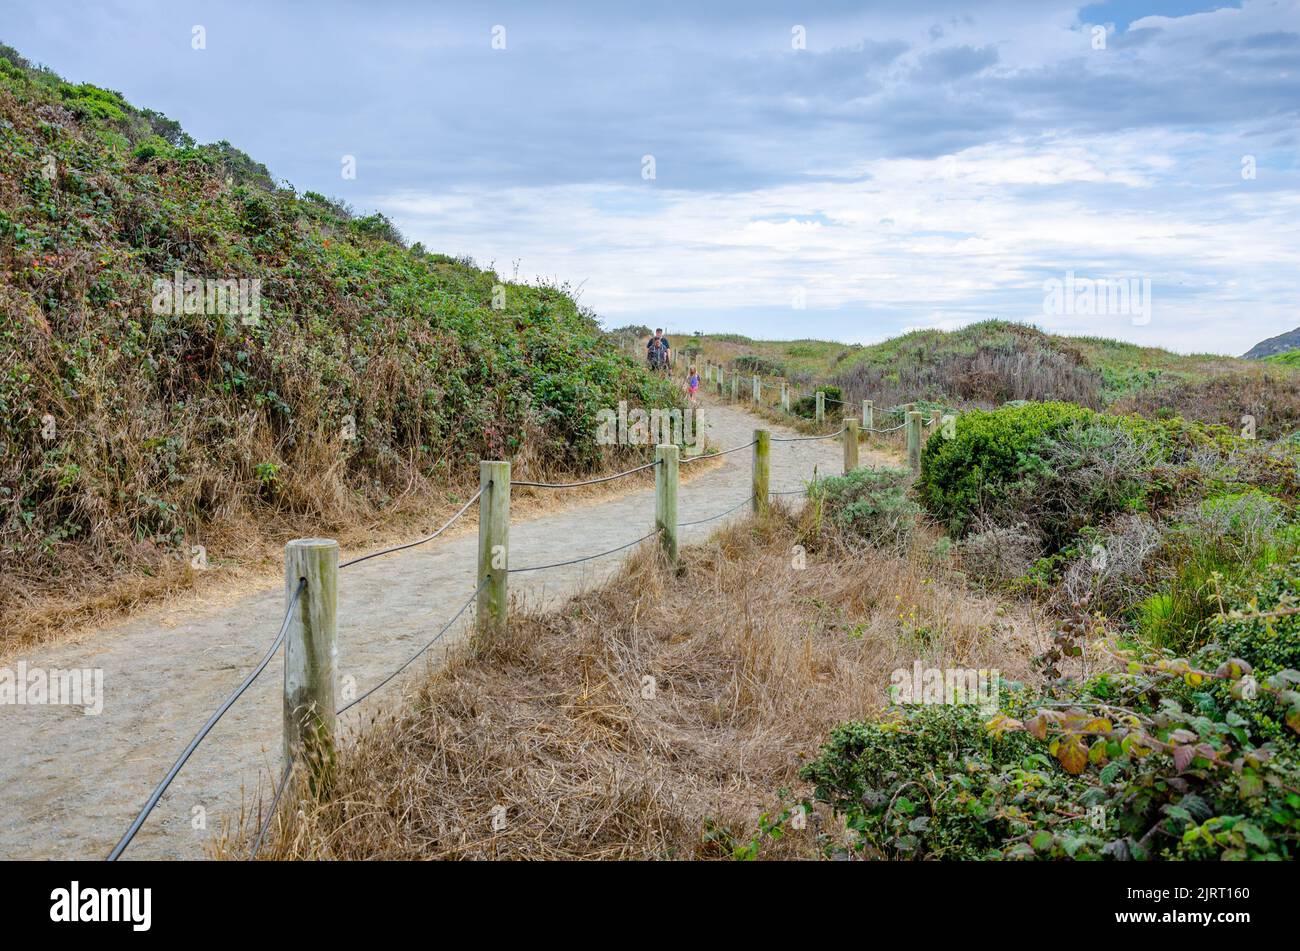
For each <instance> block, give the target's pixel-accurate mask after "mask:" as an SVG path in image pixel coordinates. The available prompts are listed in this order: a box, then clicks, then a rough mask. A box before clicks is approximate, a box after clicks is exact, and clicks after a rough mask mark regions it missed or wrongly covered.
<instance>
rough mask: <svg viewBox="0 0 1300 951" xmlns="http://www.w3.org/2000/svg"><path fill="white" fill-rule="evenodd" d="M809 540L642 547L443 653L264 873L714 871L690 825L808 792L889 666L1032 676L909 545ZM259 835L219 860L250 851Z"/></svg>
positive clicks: (756, 534)
mask: <svg viewBox="0 0 1300 951" xmlns="http://www.w3.org/2000/svg"><path fill="white" fill-rule="evenodd" d="M824 532H825V529H824V527H823V526H821V525H818V524H817V521H816V515H815V512H814V511H813V510H812V509H811V508H810V509H807V510H805V512H804V513H803V514H800V515H797V516H796V515H794V514H792V513H791V512H790V511H789V510H786V509H784V508H782V507H780V506H777V507H775V508H774V512H773V514H772V516H771V517H770V518H768V519H766V520H750V521H747V522H745V523H741V524H737V525H734V526H731V527H728V528H725V529H722V530H720V531H719V532H718V533H717V534H715V536H714V537H713V538H712V539H711V540H710V541H709V542H708V543H706V544H704V545H700V546H697V547H693V548H690V549H686V550H685V551H684V553H683V559H684V571H683V572H682V574H681V575H680V576H674V575H673V574H671V573H670V572H669V571H668V570H667V569H666V566H665V565H664V564H663V563H662V561H661V559H660V558H659V556H658V555H657V552H656V551H654V550H651V549H645V550H642V551H640V552H638V554H637V555H636V556H634V557H633V558H632V559H630V560H629V562H628V563H627V565H626V568H625V570H624V571H623V572H622V573H620V574H619V575H618V576H616V577H615V578H614V579H612V580H611V581H609V582H608V583H606V584H605V585H604V586H603V587H601V588H599V589H597V590H595V591H592V592H590V593H588V594H585V595H582V596H580V597H577V598H575V599H573V600H572V601H571V602H569V603H568V604H567V605H566V606H565V607H564V608H562V609H560V610H557V611H554V612H550V613H543V614H533V615H527V616H522V617H518V618H517V619H515V620H514V622H513V624H512V628H511V632H510V635H509V637H508V640H506V641H505V642H502V643H490V644H482V643H480V644H478V645H477V646H476V647H474V648H471V647H466V648H465V649H463V650H461V651H460V652H458V653H455V654H453V655H452V656H451V657H450V658H449V660H448V661H447V663H446V664H444V665H443V666H442V667H441V668H440V669H438V670H437V671H435V672H432V673H431V674H430V675H429V677H428V678H427V680H425V681H424V682H422V683H420V684H419V685H418V687H417V688H416V689H415V690H414V692H413V693H412V694H411V695H410V696H408V697H407V698H406V700H405V702H403V703H401V704H400V705H399V712H395V713H386V714H372V715H371V718H370V719H369V720H368V721H367V722H366V723H365V724H364V725H363V726H362V728H361V729H360V730H359V732H358V733H357V734H356V735H355V736H354V737H352V738H350V740H349V741H347V742H345V743H344V745H343V750H342V752H341V755H340V759H339V769H338V774H337V781H336V785H335V787H334V791H333V795H332V797H331V798H330V799H329V800H328V801H324V802H317V801H313V800H310V799H309V798H308V797H306V796H303V795H301V790H300V789H299V790H296V793H297V795H298V797H299V798H298V799H297V800H296V801H294V802H290V803H284V804H282V809H281V813H280V816H279V818H278V821H277V824H275V825H273V827H272V831H271V833H270V835H269V836H268V842H267V843H266V845H265V846H264V847H263V850H262V853H261V854H262V857H264V858H276V859H415V858H478V859H486V858H520V859H524V858H528V859H570V858H587V859H595V858H601V859H663V858H690V859H699V858H721V857H726V856H727V855H728V854H729V853H728V852H727V850H726V849H725V848H723V847H722V846H721V845H719V844H718V841H717V838H716V837H710V838H709V839H707V840H706V838H705V837H704V836H703V835H702V832H703V830H704V829H705V827H706V823H712V824H714V825H715V826H717V827H721V828H723V829H725V830H727V831H728V833H729V834H730V835H732V836H734V837H735V839H736V840H737V841H747V840H749V839H751V838H752V837H753V836H754V835H755V833H756V830H757V825H758V819H759V815H760V814H761V813H763V812H768V811H773V810H777V809H779V808H780V800H779V796H778V790H780V789H782V788H789V789H791V790H793V791H794V793H795V794H796V795H803V794H806V793H807V792H808V790H807V789H806V788H803V787H802V784H801V783H800V782H799V781H798V779H797V775H796V772H797V769H798V767H799V765H800V764H801V762H802V761H803V760H804V759H805V758H806V757H807V756H809V755H812V754H814V753H815V752H816V750H817V748H818V746H819V744H820V742H821V741H822V740H823V739H824V738H825V737H826V734H827V732H828V731H829V730H830V729H831V728H832V727H833V726H835V725H836V724H838V723H841V722H843V721H845V720H849V719H853V718H861V717H866V716H871V715H872V714H875V713H877V712H879V711H880V710H881V709H882V708H883V706H884V705H885V702H886V698H887V687H888V685H889V678H890V674H891V672H892V671H893V670H895V669H897V668H910V666H911V664H912V663H913V661H914V660H916V659H918V658H919V659H921V660H922V661H923V662H925V663H926V664H934V665H937V666H950V665H971V666H977V667H996V668H999V669H1000V670H1001V671H1002V672H1003V674H1004V675H1005V676H1008V677H1012V678H1017V677H1023V676H1026V675H1027V674H1028V669H1029V657H1030V656H1031V655H1032V653H1033V652H1034V651H1035V649H1036V648H1037V647H1038V646H1039V645H1038V644H1037V643H1036V640H1037V638H1036V635H1035V633H1034V631H1033V630H1032V629H1031V624H1032V622H1031V621H1029V620H1027V619H1024V618H1019V619H1010V618H1006V617H1004V616H1003V610H1004V609H1003V608H1001V607H1000V606H999V604H998V602H996V601H995V600H993V599H991V598H986V597H983V596H979V595H975V594H972V593H971V592H969V591H967V590H966V589H964V588H963V587H962V586H961V585H960V582H959V581H958V580H957V579H956V578H950V577H947V572H946V569H944V568H943V567H942V566H941V565H936V564H935V563H934V562H932V560H931V558H930V557H929V556H928V555H927V554H925V551H926V550H927V549H928V544H927V543H926V542H925V541H920V542H918V547H916V548H914V549H913V550H911V551H910V552H909V553H908V554H907V555H905V556H896V555H890V554H886V553H883V552H881V551H877V550H865V551H857V552H849V551H846V550H844V549H843V547H842V546H841V545H840V544H839V543H838V542H837V540H836V539H835V538H833V537H830V536H828V535H827V534H824ZM799 544H802V545H804V546H806V548H807V551H808V556H807V567H806V569H804V570H796V569H795V568H794V567H793V560H792V552H793V549H794V546H795V545H799ZM646 676H651V677H654V678H655V681H656V692H655V697H654V699H652V700H647V699H643V698H642V686H641V685H642V678H643V677H646ZM287 798H291V799H292V798H293V796H292V795H291V796H290V797H287ZM495 807H504V809H505V817H506V828H505V829H504V830H500V831H494V830H493V826H492V811H493V809H494V808H495ZM256 821H257V816H256V815H254V814H252V813H250V815H249V817H248V821H247V822H246V824H245V828H244V829H243V830H242V831H236V832H235V833H233V834H230V835H227V836H226V837H224V838H222V839H221V840H219V841H218V842H217V843H216V844H215V854H217V855H218V856H221V857H228V858H238V857H243V856H245V855H247V854H248V852H247V850H248V843H249V838H250V837H249V830H250V829H252V830H254V832H255V829H256ZM280 823H283V824H282V825H281V824H280ZM830 826H831V823H830V820H829V819H828V818H827V817H826V816H822V815H815V816H814V819H813V821H812V822H811V823H810V825H809V827H808V831H806V832H802V833H795V834H792V835H789V836H786V837H785V838H783V839H781V840H780V841H779V842H777V843H769V844H768V845H767V846H766V847H765V848H764V851H763V856H764V857H768V858H799V857H813V856H815V855H816V854H817V847H816V838H815V834H814V830H815V829H817V828H821V829H823V830H825V831H828V830H829V829H830Z"/></svg>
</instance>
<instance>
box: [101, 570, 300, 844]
mask: <svg viewBox="0 0 1300 951" xmlns="http://www.w3.org/2000/svg"><path fill="white" fill-rule="evenodd" d="M306 587H307V579H306V578H300V579H299V581H298V588H297V590H296V591H294V593H293V597H292V598H291V599H290V601H289V607H288V608H287V609H286V610H285V612H284V621H283V622H282V623H281V624H280V633H278V634H276V636H275V641H274V642H273V643H272V644H271V646H270V648H269V649H268V650H267V652H266V654H265V655H264V656H263V657H262V660H261V662H260V663H259V664H258V665H257V667H256V668H254V669H253V671H252V672H251V673H250V674H249V675H248V676H247V677H245V678H244V682H243V683H241V684H240V685H239V686H238V687H236V688H235V690H234V692H233V693H231V694H230V696H228V697H226V699H225V700H224V701H223V702H222V704H221V706H219V707H218V708H217V710H216V712H215V713H213V714H212V716H210V717H209V718H208V722H207V723H205V724H204V725H203V729H201V730H199V732H198V733H197V734H196V735H195V737H194V739H192V740H190V745H189V746H187V747H185V751H184V752H183V753H181V755H180V756H179V757H177V759H176V762H175V763H173V764H172V768H171V769H169V770H168V771H167V775H166V776H164V777H163V779H162V782H160V783H159V784H158V785H157V787H156V788H155V789H154V791H153V793H152V794H151V795H150V796H149V800H148V801H147V802H146V803H145V804H144V808H143V809H141V810H140V814H139V815H138V816H136V817H135V821H134V822H132V823H131V827H130V828H129V829H127V830H126V833H125V834H124V835H123V836H122V838H121V839H120V840H119V841H118V843H117V845H115V846H113V851H112V852H110V853H109V854H108V861H110V862H116V861H117V859H118V857H119V856H120V855H121V854H122V852H123V851H125V849H126V847H127V846H128V845H130V844H131V840H132V839H134V838H135V834H136V833H137V832H139V831H140V827H141V826H142V825H144V821H145V820H146V819H148V818H149V814H150V813H151V812H153V810H154V807H155V806H156V805H158V800H159V799H161V798H162V794H163V793H165V792H166V791H167V787H168V786H170V785H171V783H172V780H173V779H175V778H176V775H177V774H178V773H179V772H180V771H181V768H182V767H183V766H184V765H185V764H186V762H188V760H189V758H190V755H191V754H192V753H193V752H194V751H195V750H196V749H198V746H199V744H200V743H202V742H203V740H204V738H205V737H206V736H207V735H208V733H210V732H211V731H212V728H213V727H214V726H216V725H217V721H218V720H220V719H221V717H222V714H224V713H225V712H226V711H227V710H229V709H230V707H231V706H232V705H233V704H234V702H235V701H236V700H238V699H239V698H240V697H242V696H243V695H244V691H245V690H247V689H248V688H249V686H250V685H251V684H252V683H253V681H254V680H256V679H257V678H258V677H259V676H260V675H261V673H262V671H264V670H266V665H267V664H269V663H270V662H271V658H272V657H274V656H275V652H276V651H277V650H279V649H280V645H281V644H283V643H284V638H285V635H286V634H287V633H288V631H289V623H290V622H291V621H292V620H293V615H294V612H295V611H296V610H297V608H298V602H299V601H300V600H301V598H302V592H303V589H304V588H306Z"/></svg>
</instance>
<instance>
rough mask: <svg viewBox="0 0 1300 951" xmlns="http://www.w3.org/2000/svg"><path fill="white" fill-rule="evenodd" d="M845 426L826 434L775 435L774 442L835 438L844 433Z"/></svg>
mask: <svg viewBox="0 0 1300 951" xmlns="http://www.w3.org/2000/svg"><path fill="white" fill-rule="evenodd" d="M843 432H844V428H843V427H840V428H839V429H837V430H836V431H835V432H833V433H827V434H826V435H825V436H773V437H772V442H809V441H811V440H814V439H834V438H835V437H836V436H839V435H842V434H843Z"/></svg>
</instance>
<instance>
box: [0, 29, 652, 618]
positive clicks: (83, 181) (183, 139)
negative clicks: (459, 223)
mask: <svg viewBox="0 0 1300 951" xmlns="http://www.w3.org/2000/svg"><path fill="white" fill-rule="evenodd" d="M160 282H161V283H160ZM226 282H229V283H228V284H227V283H226ZM239 282H244V283H243V284H242V286H241V285H240V283H239ZM214 288H215V289H216V292H215V293H214ZM173 290H175V291H179V293H175V294H174V293H173ZM227 290H228V291H229V293H226V291H227ZM173 297H174V298H175V299H173ZM240 303H242V305H243V307H242V309H241V308H240V307H239V306H237V305H238V304H240ZM0 340H2V346H0V431H2V432H3V436H0V439H2V440H3V442H2V444H0V550H3V556H4V560H5V570H4V573H5V576H6V579H7V580H8V581H9V582H10V585H8V586H7V589H8V590H9V593H10V594H11V595H12V592H13V589H14V588H20V587H22V586H23V585H29V586H34V588H37V589H38V588H39V587H40V586H42V585H44V584H45V583H47V582H50V583H55V584H58V585H67V584H72V583H73V582H74V581H75V582H81V581H83V580H85V579H87V578H88V577H90V576H91V574H94V575H98V576H103V575H104V574H105V573H108V574H111V573H112V572H113V571H114V570H117V569H120V568H122V567H123V566H129V565H142V566H148V565H150V564H153V563H155V562H156V561H157V559H158V557H159V556H160V554H161V553H163V552H165V551H176V550H180V551H186V552H187V554H188V548H187V546H188V544H189V543H191V542H194V541H196V540H197V541H206V540H207V539H208V538H210V537H211V535H212V533H213V532H214V531H216V527H217V526H219V525H221V524H226V525H238V526H242V529H241V530H243V531H245V532H250V531H255V530H256V527H257V526H259V525H260V524H262V523H263V522H264V521H265V520H266V519H267V518H268V517H275V518H282V519H285V520H287V523H288V524H293V525H295V526H297V527H298V528H299V529H311V530H312V531H320V532H325V531H329V530H331V529H332V528H333V527H335V526H337V525H339V524H341V523H343V522H347V521H353V522H355V521H357V520H360V519H371V518H374V517H376V516H377V515H379V514H381V513H382V512H383V511H384V510H385V508H386V506H388V505H389V504H390V503H391V502H392V500H393V499H394V498H395V497H398V496H402V495H409V494H411V493H413V492H414V493H418V492H419V491H421V490H422V489H445V488H447V487H449V486H452V487H454V486H455V485H457V484H459V485H461V486H463V485H464V484H466V482H467V480H471V481H472V480H476V472H477V461H478V460H479V459H480V458H486V457H492V458H500V457H514V458H516V459H517V460H519V461H520V462H521V463H522V464H524V465H527V466H532V467H533V469H534V471H536V470H537V469H555V470H563V469H573V470H585V469H590V468H592V467H594V466H598V465H599V464H600V462H601V459H600V456H599V453H598V448H597V446H596V444H595V442H594V438H595V437H594V434H595V432H596V425H595V421H596V413H597V411H598V410H599V409H600V408H602V407H609V406H614V405H616V404H617V402H618V401H619V400H620V399H629V400H634V401H643V402H645V403H648V402H650V401H651V400H655V401H657V404H658V405H665V404H668V403H672V402H673V401H675V400H677V399H678V397H676V396H675V395H674V393H673V392H671V391H668V390H666V389H664V388H663V385H662V383H660V382H657V381H652V380H651V379H650V378H649V377H648V376H647V375H646V374H645V373H644V371H643V369H642V367H641V366H640V364H639V363H637V362H636V361H633V360H631V359H629V358H628V357H627V356H625V355H621V354H619V353H618V352H617V350H616V349H615V348H614V347H613V346H612V345H611V344H610V343H609V342H608V341H607V340H606V339H605V337H604V335H603V334H602V333H601V331H600V329H599V327H598V325H597V323H596V322H595V320H594V319H593V315H592V314H590V313H588V312H586V311H585V310H584V309H582V308H580V307H579V306H578V304H577V303H576V301H575V300H574V298H573V296H572V295H571V294H570V293H569V292H568V290H567V288H565V287H557V286H545V285H542V286H528V285H524V284H518V283H509V282H506V281H504V280H503V279H501V278H499V277H497V276H496V275H495V274H493V273H491V272H489V271H484V270H480V269H478V268H476V267H475V266H474V265H473V264H472V262H469V261H467V260H457V259H453V258H451V257H448V256H446V255H442V254H432V253H429V252H427V251H425V250H424V248H423V247H421V246H420V245H415V246H411V247H408V246H406V244H405V242H404V241H403V239H402V236H401V235H400V234H399V233H398V232H397V230H396V229H395V228H394V227H393V225H392V224H391V223H390V222H389V221H388V220H387V219H386V218H384V216H382V215H378V214H375V215H368V216H363V215H357V214H354V213H353V212H352V211H351V210H350V209H348V208H347V207H346V206H345V205H343V204H342V203H340V202H337V201H332V200H330V199H329V198H326V197H324V196H322V195H319V194H315V193H312V192H307V193H305V194H299V193H297V192H295V191H294V190H293V189H292V188H291V187H290V186H288V185H287V184H278V183H276V182H274V181H273V180H272V178H271V175H270V174H269V172H268V171H267V169H266V168H264V167H263V166H261V165H259V164H258V163H256V162H255V161H253V160H252V159H250V158H249V157H248V156H246V155H245V154H243V153H242V152H240V151H239V150H238V149H236V148H234V147H233V146H231V145H230V144H229V143H227V142H218V143H216V144H213V145H199V144H197V143H195V142H194V140H193V139H192V138H191V137H190V136H188V135H187V134H186V133H185V132H184V131H183V130H182V129H181V128H180V127H179V125H178V124H177V123H176V122H174V121H172V120H170V119H168V118H167V117H165V116H163V115H161V114H159V113H157V112H153V111H151V110H149V109H141V108H137V107H135V106H132V105H131V104H129V103H127V102H126V101H124V100H123V98H122V97H121V96H120V95H118V94H117V93H115V92H112V91H110V90H106V89H101V88H98V87H95V86H92V85H85V84H83V85H74V84H71V83H67V82H64V81H63V80H61V79H60V78H59V77H58V76H57V75H55V74H54V73H52V72H50V71H48V70H45V69H41V68H36V67H33V66H32V65H31V64H29V63H27V62H26V61H25V60H24V59H23V58H22V57H21V56H20V55H19V54H18V53H16V52H15V51H14V50H12V49H11V48H8V47H3V46H0ZM87 569H93V572H88V571H87Z"/></svg>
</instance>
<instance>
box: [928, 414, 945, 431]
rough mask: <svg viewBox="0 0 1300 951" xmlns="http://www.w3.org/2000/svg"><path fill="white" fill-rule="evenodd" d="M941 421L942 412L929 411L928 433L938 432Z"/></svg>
mask: <svg viewBox="0 0 1300 951" xmlns="http://www.w3.org/2000/svg"><path fill="white" fill-rule="evenodd" d="M942 419H943V412H942V411H940V410H937V409H932V410H930V432H932V433H937V432H938V431H939V425H940V420H942Z"/></svg>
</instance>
